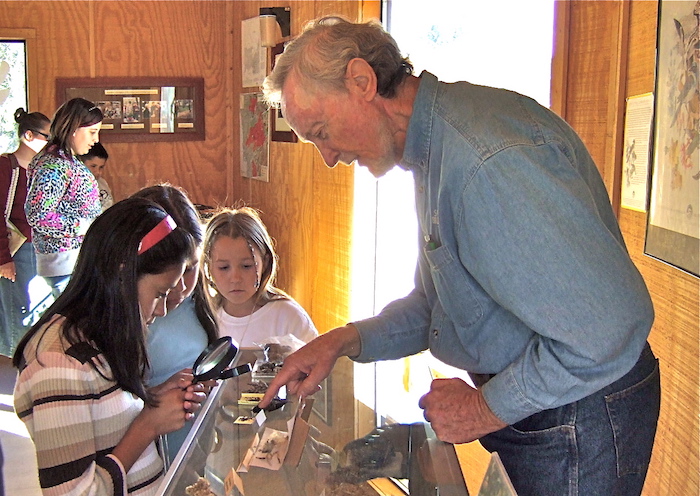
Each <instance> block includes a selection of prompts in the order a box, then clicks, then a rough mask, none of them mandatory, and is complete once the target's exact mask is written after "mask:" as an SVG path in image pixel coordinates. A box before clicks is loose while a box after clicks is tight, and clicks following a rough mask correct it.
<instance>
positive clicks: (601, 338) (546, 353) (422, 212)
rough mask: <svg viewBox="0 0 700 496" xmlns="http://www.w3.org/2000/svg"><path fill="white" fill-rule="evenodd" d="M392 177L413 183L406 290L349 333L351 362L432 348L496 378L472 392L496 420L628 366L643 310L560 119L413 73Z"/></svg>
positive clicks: (616, 234)
mask: <svg viewBox="0 0 700 496" xmlns="http://www.w3.org/2000/svg"><path fill="white" fill-rule="evenodd" d="M401 166H402V167H405V168H407V169H409V170H411V171H412V172H413V175H414V178H415V186H416V209H417V211H418V217H419V225H420V229H421V233H420V242H421V244H422V250H420V255H419V261H418V269H417V272H416V287H415V289H414V290H413V291H412V292H411V293H410V294H409V295H408V296H406V297H405V298H403V299H400V300H397V301H395V302H393V303H390V304H389V305H388V306H387V307H386V308H385V309H384V310H383V311H382V312H381V313H380V314H379V315H377V316H375V317H372V318H370V319H367V320H364V321H360V322H355V323H354V324H355V325H356V327H357V328H358V330H359V332H360V338H361V340H362V352H361V355H360V356H358V357H357V360H358V361H374V360H381V359H394V358H398V357H401V356H406V355H410V354H414V353H417V352H419V351H422V350H424V349H427V348H430V350H431V352H432V353H433V354H434V355H435V356H436V357H438V358H439V359H441V360H442V361H444V362H445V363H448V364H450V365H453V366H456V367H459V368H462V369H464V370H467V371H469V372H473V373H480V374H496V375H495V377H493V378H492V379H491V380H490V381H489V382H487V383H486V384H485V385H484V386H483V394H484V397H485V399H486V402H487V403H488V405H489V406H490V408H491V409H492V410H493V412H494V413H495V414H496V415H497V416H498V417H499V418H500V419H501V420H503V421H504V422H506V423H508V424H513V423H515V422H517V421H519V420H521V419H523V418H525V417H527V416H530V415H532V414H533V413H536V412H538V411H541V410H545V409H549V408H554V407H557V406H560V405H564V404H567V403H570V402H572V401H576V400H578V399H581V398H583V397H585V396H588V395H589V394H591V393H593V392H595V391H597V390H599V389H601V388H602V387H604V386H606V385H608V384H609V383H612V382H614V381H615V380H616V379H618V378H620V377H621V376H623V375H624V374H625V373H627V372H628V371H629V370H630V369H631V368H632V366H633V365H634V363H635V362H636V361H637V358H638V357H639V354H640V352H641V350H642V348H643V346H644V344H645V342H646V339H647V336H648V334H649V331H650V329H651V325H652V322H653V319H654V311H653V307H652V303H651V299H650V296H649V293H648V291H647V288H646V285H645V283H644V280H643V279H642V277H641V275H640V273H639V271H638V270H637V268H636V267H635V265H634V264H633V262H632V260H631V259H630V257H629V255H628V253H627V249H626V247H625V244H624V241H623V239H622V235H621V233H620V230H619V227H618V224H617V221H616V219H615V216H614V213H613V211H612V208H611V206H610V200H609V197H608V194H607V191H606V189H605V186H604V184H603V182H602V180H601V178H600V174H599V172H598V169H597V168H596V166H595V164H594V162H593V160H592V158H591V157H590V155H589V153H588V151H587V150H586V147H585V145H584V144H583V143H582V141H581V139H580V138H579V137H578V136H577V135H576V133H575V132H574V131H573V130H572V129H571V128H570V127H569V126H568V125H567V124H566V123H565V122H564V121H563V120H562V119H560V118H559V117H558V116H556V115H555V114H554V113H553V112H551V111H549V110H548V109H546V108H544V107H542V106H540V105H539V104H537V103H536V102H535V101H533V100H532V99H530V98H527V97H524V96H522V95H518V94H516V93H513V92H509V91H504V90H500V89H494V88H488V87H482V86H475V85H472V84H469V83H464V82H462V83H453V84H446V83H442V82H439V81H438V80H437V79H436V78H435V76H433V75H432V74H430V73H427V72H424V73H423V74H421V82H420V88H419V91H418V94H417V98H416V101H415V103H414V106H413V115H412V117H411V121H410V124H409V127H408V132H407V136H406V146H405V149H404V155H403V158H402V160H401ZM406 215H411V213H410V212H406Z"/></svg>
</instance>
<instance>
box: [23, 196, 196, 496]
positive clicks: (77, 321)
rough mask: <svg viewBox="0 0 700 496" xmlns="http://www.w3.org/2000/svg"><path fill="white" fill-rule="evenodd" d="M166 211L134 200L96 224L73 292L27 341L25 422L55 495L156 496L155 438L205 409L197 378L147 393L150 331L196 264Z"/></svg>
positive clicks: (182, 377) (178, 379)
mask: <svg viewBox="0 0 700 496" xmlns="http://www.w3.org/2000/svg"><path fill="white" fill-rule="evenodd" d="M195 246H196V243H195V241H194V240H193V239H192V236H191V235H190V234H189V233H188V232H187V231H186V230H185V229H182V228H180V227H178V226H177V224H176V222H175V221H174V220H173V218H172V217H171V216H170V215H168V213H167V212H166V211H165V210H163V209H162V208H161V207H160V206H159V205H157V204H155V203H153V202H151V201H149V200H145V199H141V198H128V199H126V200H123V201H121V202H119V203H117V204H115V205H113V206H112V207H110V208H109V209H107V210H106V211H105V212H104V213H103V214H102V215H100V216H99V217H98V218H97V219H96V220H95V222H94V223H93V224H92V225H91V226H90V229H89V230H88V232H87V234H86V236H85V239H84V242H83V244H82V247H81V250H80V255H79V256H78V260H77V263H76V266H75V277H72V278H71V280H70V281H69V283H68V286H67V287H66V289H65V291H64V292H63V293H62V294H61V295H60V296H59V298H58V299H57V300H56V301H55V302H54V304H53V305H51V307H50V308H49V309H48V310H47V311H46V312H45V313H44V315H43V316H42V317H41V319H39V321H38V322H37V323H36V324H35V325H34V326H33V327H32V328H31V329H30V330H29V332H28V333H27V334H26V335H25V337H24V338H23V339H22V341H20V343H19V345H18V348H17V351H16V353H15V355H14V357H13V365H14V366H15V367H17V368H18V369H19V376H18V379H17V384H16V386H15V392H14V405H15V411H16V412H17V415H18V416H19V417H20V419H22V421H23V422H24V423H25V424H26V426H27V430H28V431H29V434H30V435H31V437H32V440H33V441H34V446H35V448H36V451H37V461H38V465H39V482H40V485H41V487H42V490H43V491H44V493H45V494H51V495H56V496H59V495H68V494H100V495H116V494H127V493H128V494H129V495H131V496H145V495H149V496H150V495H155V494H156V492H157V488H158V486H159V484H160V482H161V481H162V474H163V460H162V459H161V457H160V456H159V453H158V450H157V448H156V443H155V440H156V439H157V438H158V437H159V436H161V435H163V434H166V433H168V432H172V431H175V430H177V429H180V428H182V427H183V426H184V425H185V422H186V421H187V420H189V419H191V418H192V416H193V415H194V412H195V411H196V410H197V409H198V408H199V405H200V403H201V402H202V401H203V400H204V399H205V393H204V386H203V385H202V384H196V385H193V384H192V382H193V376H192V374H191V373H190V374H187V373H185V372H183V373H181V374H176V375H174V376H173V377H171V378H170V379H169V380H168V381H167V382H165V383H164V384H161V385H159V386H157V387H154V388H149V387H148V386H147V385H146V370H147V369H148V363H149V362H148V352H147V347H146V333H147V325H148V324H150V323H152V322H153V321H154V320H155V319H156V318H157V317H162V316H164V315H165V314H166V312H167V310H166V300H167V297H168V294H169V293H170V291H172V290H173V288H175V287H177V286H178V285H179V283H180V280H181V278H182V275H183V272H184V270H185V266H186V264H187V263H188V262H189V261H190V260H192V258H193V257H194V256H195V254H196V251H195Z"/></svg>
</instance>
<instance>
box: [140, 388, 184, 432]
mask: <svg viewBox="0 0 700 496" xmlns="http://www.w3.org/2000/svg"><path fill="white" fill-rule="evenodd" d="M186 394H187V392H186V391H184V390H182V389H179V388H171V389H167V390H165V391H163V392H161V393H160V394H158V406H156V407H150V406H145V407H144V409H143V410H141V413H139V415H138V417H137V418H136V420H135V421H134V423H138V425H139V429H142V430H143V433H144V436H151V438H152V439H155V438H156V437H158V436H160V435H162V434H167V433H169V432H173V431H176V430H178V429H180V428H182V427H183V426H184V425H185V421H186V420H188V419H190V418H192V416H193V415H194V414H193V413H191V412H189V411H187V410H186V409H185V407H184V404H185V403H186V402H187V401H186V399H185V395H186ZM190 394H191V393H190Z"/></svg>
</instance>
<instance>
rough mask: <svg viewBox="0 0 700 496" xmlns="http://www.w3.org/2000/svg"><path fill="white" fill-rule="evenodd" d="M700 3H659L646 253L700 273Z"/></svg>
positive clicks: (694, 272)
mask: <svg viewBox="0 0 700 496" xmlns="http://www.w3.org/2000/svg"><path fill="white" fill-rule="evenodd" d="M699 24H700V4H699V3H698V2H697V0H692V1H669V0H661V1H660V2H659V19H658V33H657V49H656V53H657V61H656V89H655V97H654V137H653V146H652V150H653V162H652V164H653V165H652V167H653V169H652V183H651V194H650V205H649V215H648V218H647V231H646V240H645V245H644V252H645V253H646V254H647V255H650V256H652V257H654V258H657V259H659V260H661V261H663V262H666V263H668V264H670V265H673V266H675V267H678V268H679V269H681V270H684V271H686V272H688V273H690V274H693V275H695V276H699V275H700V263H699V258H700V155H699V153H698V146H699V141H700V138H699V135H698V129H700V123H699V112H698V108H699V107H700V93H699V92H698V52H699V50H698V35H699V34H700V29H699Z"/></svg>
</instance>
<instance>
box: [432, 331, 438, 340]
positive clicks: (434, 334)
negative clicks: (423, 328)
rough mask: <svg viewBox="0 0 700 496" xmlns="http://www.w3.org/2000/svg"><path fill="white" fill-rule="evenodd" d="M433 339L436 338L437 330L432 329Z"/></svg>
mask: <svg viewBox="0 0 700 496" xmlns="http://www.w3.org/2000/svg"><path fill="white" fill-rule="evenodd" d="M433 337H434V338H436V339H437V337H438V330H437V329H433Z"/></svg>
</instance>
